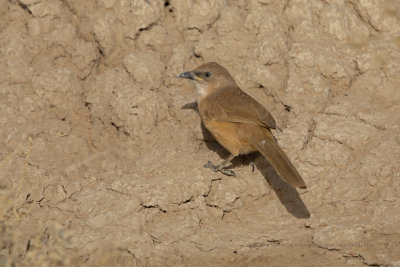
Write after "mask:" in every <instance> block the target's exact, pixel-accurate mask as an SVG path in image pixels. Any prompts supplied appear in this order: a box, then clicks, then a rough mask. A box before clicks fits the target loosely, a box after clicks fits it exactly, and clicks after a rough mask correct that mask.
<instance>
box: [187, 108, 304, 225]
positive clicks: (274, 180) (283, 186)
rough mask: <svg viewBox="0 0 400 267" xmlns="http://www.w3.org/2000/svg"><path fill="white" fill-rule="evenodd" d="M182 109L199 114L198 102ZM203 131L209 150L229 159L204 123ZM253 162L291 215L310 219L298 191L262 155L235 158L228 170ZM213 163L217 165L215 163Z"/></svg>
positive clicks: (255, 154)
mask: <svg viewBox="0 0 400 267" xmlns="http://www.w3.org/2000/svg"><path fill="white" fill-rule="evenodd" d="M182 109H193V110H196V111H197V112H198V107H197V103H196V102H193V103H188V104H186V105H184V106H183V107H182ZM201 130H202V132H203V136H204V140H205V144H206V146H207V148H208V149H210V150H212V151H214V152H216V153H217V154H218V155H219V156H220V157H221V158H223V159H226V158H227V157H229V152H228V151H227V150H226V149H225V148H224V147H223V146H221V145H220V144H219V143H218V142H217V141H216V140H215V139H214V137H213V136H212V135H211V134H210V132H209V131H208V130H207V128H206V127H205V126H204V125H203V123H202V124H201ZM251 162H254V163H255V166H256V168H257V169H258V170H259V171H260V172H261V173H262V175H263V176H264V178H265V179H266V180H267V182H268V184H269V185H270V186H271V187H272V189H273V190H274V192H275V194H276V195H277V197H278V198H279V200H280V202H281V203H282V205H283V206H284V207H285V208H286V210H287V211H288V212H289V213H290V214H292V215H293V216H295V217H296V218H299V219H307V218H310V212H309V210H308V209H307V207H306V205H305V204H304V202H303V200H302V199H301V197H300V194H299V193H298V192H297V190H296V189H295V188H294V187H292V186H290V185H289V184H288V183H286V182H285V181H283V180H282V178H280V176H279V175H278V174H277V172H276V171H275V169H274V168H273V167H272V166H271V164H270V163H269V162H268V160H266V159H265V158H264V157H262V156H261V155H260V153H258V152H256V153H251V154H249V155H245V156H238V157H236V158H234V159H233V160H232V161H231V163H232V164H231V165H230V166H227V167H226V168H235V167H238V166H244V165H249V164H250V163H251ZM213 163H214V164H215V162H213ZM217 164H219V162H217Z"/></svg>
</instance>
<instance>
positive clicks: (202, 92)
mask: <svg viewBox="0 0 400 267" xmlns="http://www.w3.org/2000/svg"><path fill="white" fill-rule="evenodd" d="M193 82H194V85H195V86H196V90H197V93H198V94H199V96H200V98H203V97H205V96H206V95H207V93H208V92H207V91H208V90H207V89H208V88H207V85H206V84H201V83H199V82H196V81H193Z"/></svg>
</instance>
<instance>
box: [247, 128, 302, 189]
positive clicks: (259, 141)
mask: <svg viewBox="0 0 400 267" xmlns="http://www.w3.org/2000/svg"><path fill="white" fill-rule="evenodd" d="M249 137H250V138H249V139H250V141H251V143H252V144H253V145H254V146H255V147H256V148H257V150H258V151H259V152H260V153H261V154H262V155H263V156H264V157H265V158H266V159H267V160H268V161H269V162H270V163H271V164H272V166H273V167H274V168H275V170H276V171H277V173H278V174H279V175H280V176H281V177H282V179H283V180H285V181H286V182H287V183H288V184H290V185H292V186H294V187H300V188H306V187H307V186H306V184H305V182H304V180H303V178H302V177H301V175H300V174H299V172H298V171H297V170H296V168H295V167H294V166H293V164H292V163H291V162H290V160H289V158H288V157H287V156H286V154H285V152H283V150H282V148H281V147H280V146H279V145H278V142H276V140H275V138H274V136H273V135H272V133H271V132H270V130H269V129H265V128H261V127H258V129H257V130H256V131H250V136H249Z"/></svg>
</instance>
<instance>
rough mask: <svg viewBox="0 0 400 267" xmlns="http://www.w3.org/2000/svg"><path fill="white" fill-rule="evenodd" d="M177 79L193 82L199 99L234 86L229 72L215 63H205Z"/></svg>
mask: <svg viewBox="0 0 400 267" xmlns="http://www.w3.org/2000/svg"><path fill="white" fill-rule="evenodd" d="M178 78H185V79H189V80H191V81H193V83H194V84H195V86H196V89H197V92H198V94H199V95H200V99H202V98H204V97H206V96H207V95H209V94H211V93H212V92H214V91H215V90H218V89H220V88H223V87H225V86H232V85H233V86H234V85H236V83H235V81H234V80H233V78H232V76H231V75H230V74H229V72H228V71H227V70H226V69H225V68H224V67H222V66H221V65H219V64H218V63H215V62H209V63H205V64H203V65H201V66H199V67H197V68H195V69H194V70H192V71H187V72H183V73H181V74H179V75H178Z"/></svg>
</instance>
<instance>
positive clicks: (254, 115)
mask: <svg viewBox="0 0 400 267" xmlns="http://www.w3.org/2000/svg"><path fill="white" fill-rule="evenodd" d="M178 77H179V78H186V79H190V80H192V81H193V82H194V84H195V86H196V88H197V91H198V93H199V95H200V97H199V100H198V106H199V112H200V117H201V119H202V121H203V123H204V125H205V127H206V128H207V129H208V130H209V131H210V133H211V134H212V135H213V136H214V138H215V139H216V140H217V141H218V142H219V143H220V144H221V145H222V146H223V147H225V148H226V149H227V150H228V151H229V152H230V153H231V156H230V157H228V159H227V160H225V161H224V162H222V163H221V164H219V165H218V166H215V165H213V164H211V162H208V163H207V164H206V165H205V166H206V167H208V168H211V169H213V170H214V171H220V172H222V173H224V174H227V175H235V173H234V172H233V171H232V170H226V169H223V167H224V165H225V164H226V163H227V162H228V161H230V160H232V159H233V158H234V157H235V156H238V155H241V154H248V153H251V152H255V151H259V152H260V153H261V154H262V155H263V156H264V157H265V158H266V159H267V160H268V161H269V162H270V163H271V164H272V166H273V167H274V168H275V170H276V171H277V172H278V174H279V175H280V176H281V177H282V178H283V179H284V180H285V181H286V182H287V183H289V184H290V185H292V186H294V187H303V188H304V187H306V185H305V183H304V181H303V178H302V177H301V176H300V174H299V173H298V172H297V170H296V168H295V167H294V166H293V164H292V163H291V162H290V160H289V158H288V157H287V156H286V154H285V153H284V152H283V150H282V149H281V148H280V147H279V145H278V143H277V142H276V140H275V138H274V137H273V135H272V133H271V130H270V129H276V128H277V126H276V124H275V120H274V118H273V117H272V115H271V114H270V113H269V112H268V110H267V109H265V108H264V107H263V106H262V105H261V104H259V103H258V102H257V101H256V100H255V99H254V98H252V97H251V96H250V95H248V94H247V93H246V92H244V91H242V90H241V89H240V88H239V86H238V85H237V84H236V82H235V81H234V79H233V78H232V76H231V75H230V74H229V72H228V71H227V70H226V69H225V68H223V67H222V66H220V65H219V64H217V63H215V62H210V63H206V64H204V65H201V66H200V67H198V68H196V69H195V70H193V71H189V72H184V73H181V74H179V75H178Z"/></svg>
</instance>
